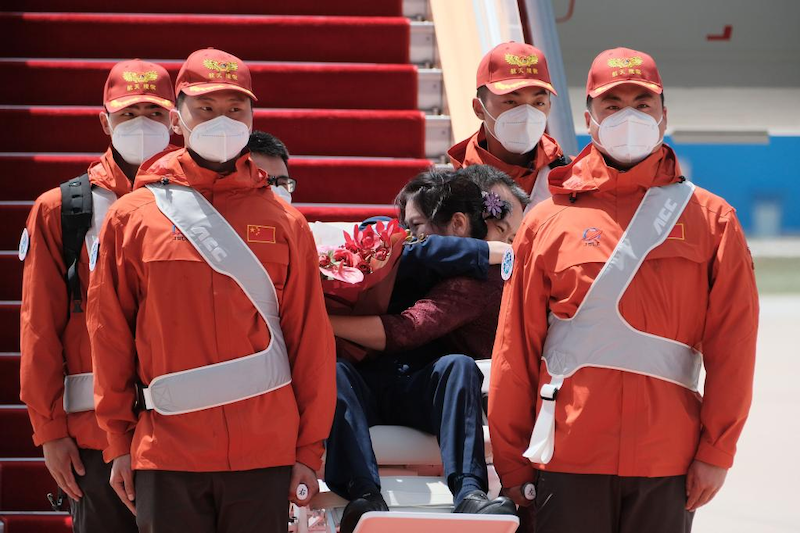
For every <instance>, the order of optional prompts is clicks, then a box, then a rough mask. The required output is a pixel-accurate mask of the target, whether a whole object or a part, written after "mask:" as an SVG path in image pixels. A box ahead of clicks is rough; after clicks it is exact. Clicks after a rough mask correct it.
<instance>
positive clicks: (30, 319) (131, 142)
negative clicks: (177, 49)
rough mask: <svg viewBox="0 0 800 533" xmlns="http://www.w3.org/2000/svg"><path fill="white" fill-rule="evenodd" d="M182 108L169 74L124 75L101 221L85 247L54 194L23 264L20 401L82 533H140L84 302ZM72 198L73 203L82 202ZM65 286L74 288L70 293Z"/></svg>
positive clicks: (144, 69)
mask: <svg viewBox="0 0 800 533" xmlns="http://www.w3.org/2000/svg"><path fill="white" fill-rule="evenodd" d="M174 101H175V96H174V92H173V89H172V82H171V81H170V78H169V74H168V73H167V71H166V70H165V69H164V68H163V67H161V66H159V65H156V64H154V63H149V62H147V61H141V60H138V59H137V60H133V61H123V62H121V63H118V64H117V65H115V66H114V68H112V69H111V72H110V73H109V76H108V79H107V80H106V85H105V92H104V96H103V104H104V106H105V109H104V110H103V112H102V113H101V114H100V123H101V125H102V127H103V130H104V131H105V132H106V134H108V135H109V136H110V137H111V146H109V147H108V150H106V153H105V154H103V156H102V157H101V158H100V159H99V160H98V161H95V162H93V163H92V164H91V165H90V166H89V170H88V172H87V174H86V178H85V179H86V180H88V181H87V183H86V191H85V192H86V193H87V196H88V197H87V198H85V199H84V200H86V201H89V200H91V204H92V211H93V212H92V213H91V214H89V215H83V216H91V217H92V219H93V220H91V227H90V228H88V232H87V233H86V238H85V239H84V238H82V237H80V236H79V235H76V234H75V231H74V230H71V229H69V227H67V225H65V223H64V217H65V216H66V217H67V218H69V217H70V216H72V215H71V212H72V211H71V209H72V208H74V207H81V206H80V205H79V206H75V205H74V204H73V205H72V206H70V207H62V191H61V189H60V188H55V189H52V190H50V191H47V192H46V193H44V194H43V195H41V196H40V197H39V198H38V199H37V200H36V203H35V204H34V206H33V208H32V209H31V213H30V215H29V216H28V222H27V225H26V228H25V231H24V233H23V238H22V243H21V245H20V258H21V259H23V260H24V261H25V267H24V270H23V287H22V315H21V332H20V340H21V352H22V362H21V368H20V384H21V394H20V396H21V398H22V401H23V402H25V403H26V404H27V406H28V414H29V415H30V419H31V424H32V425H33V431H34V433H33V441H34V443H36V444H37V445H39V446H42V450H43V452H44V458H45V464H46V465H47V468H48V469H49V470H50V473H51V474H52V475H53V478H54V479H55V480H56V482H57V483H58V486H59V487H60V488H61V489H62V490H63V491H64V492H65V493H66V494H67V496H69V498H70V509H71V511H72V519H73V520H72V522H73V528H74V530H75V531H76V532H89V531H97V532H99V531H120V532H124V531H136V524H135V521H134V520H133V517H132V516H131V514H130V513H129V512H128V510H127V509H126V508H125V506H124V505H122V504H121V503H120V501H119V500H118V499H117V497H116V496H115V495H114V491H113V490H111V487H109V485H108V477H109V472H110V466H108V465H106V464H104V463H103V459H102V454H101V450H103V449H104V448H105V447H106V445H107V441H106V436H105V433H104V432H103V431H102V430H101V429H100V427H99V426H98V425H97V419H96V418H95V413H94V409H93V403H94V399H93V397H92V387H91V372H92V360H91V354H90V352H89V338H88V335H87V332H86V315H85V313H84V312H83V311H84V304H83V302H84V301H85V298H86V288H87V286H88V280H89V251H90V250H89V249H90V248H91V247H92V243H93V242H94V240H96V239H97V234H98V232H99V230H100V225H101V224H102V221H103V214H104V210H105V208H107V207H108V205H109V203H110V202H113V201H114V200H116V198H117V197H120V196H122V195H124V194H126V193H128V192H129V191H130V190H131V188H132V183H133V178H134V176H135V175H136V171H137V169H138V168H139V165H140V164H141V163H142V162H143V161H144V160H146V159H149V158H150V157H152V156H154V155H155V154H156V153H158V152H161V151H162V150H164V149H166V148H167V144H168V142H169V129H168V126H169V111H170V110H171V109H172V108H173V107H174ZM78 181H79V179H74V180H70V184H68V185H67V187H68V189H67V190H72V189H75V190H78V191H79V190H80V187H72V185H71V184H72V183H77V182H78ZM89 184H91V192H89V188H88V186H89ZM70 194H71V198H70V201H73V198H74V194H75V193H70ZM65 211H66V212H65ZM78 216H81V215H78ZM84 231H86V230H85V229H84ZM65 237H66V238H67V239H70V238H72V239H74V240H75V242H76V244H78V245H79V246H80V248H78V250H79V251H80V252H79V255H78V254H76V255H77V257H76V258H75V259H76V263H75V265H74V266H73V265H70V264H67V262H66V261H65V258H64V248H65V243H64V239H65ZM84 240H85V241H86V245H85V246H84V245H83V241H84ZM71 267H72V268H71ZM68 272H69V275H68ZM65 279H69V280H70V283H68V284H65ZM65 378H66V385H65ZM81 383H83V384H85V385H87V386H85V387H82V386H81ZM65 389H66V394H65ZM76 474H77V475H76ZM56 507H57V506H56Z"/></svg>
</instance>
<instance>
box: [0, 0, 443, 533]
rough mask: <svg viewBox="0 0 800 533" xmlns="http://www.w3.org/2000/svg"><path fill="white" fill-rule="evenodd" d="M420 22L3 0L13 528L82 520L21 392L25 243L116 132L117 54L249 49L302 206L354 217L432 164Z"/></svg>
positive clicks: (231, 3)
mask: <svg viewBox="0 0 800 533" xmlns="http://www.w3.org/2000/svg"><path fill="white" fill-rule="evenodd" d="M67 8H68V9H69V10H70V12H69V13H64V12H61V10H63V9H67ZM131 10H136V11H138V12H140V13H138V14H131V13H129V11H131ZM176 13H180V15H178V14H176ZM410 29H411V26H410V24H409V21H408V20H407V19H405V18H403V2H402V0H380V1H374V2H367V1H364V0H336V1H331V0H291V1H285V0H228V1H226V2H219V1H217V0H214V1H212V0H174V1H173V2H169V3H164V2H163V1H162V0H138V1H137V2H135V3H131V2H109V1H107V0H71V1H70V2H64V1H63V0H4V1H3V2H2V4H1V5H0V33H2V35H3V36H4V41H3V42H4V48H3V49H2V50H0V56H2V57H0V70H2V71H3V72H4V73H5V76H6V78H7V79H8V80H14V83H5V84H0V123H2V124H3V125H4V126H5V127H4V128H3V129H2V130H0V180H2V183H3V187H2V188H1V189H0V227H2V228H4V229H5V231H4V232H2V233H0V280H2V281H1V282H0V434H1V435H2V436H1V437H0V523H2V528H4V529H2V531H4V533H33V532H37V533H38V532H44V531H46V532H54V533H62V532H63V533H66V532H67V531H70V530H71V522H70V519H69V517H68V516H65V514H64V513H61V514H54V513H52V512H49V511H50V507H49V504H48V502H47V500H46V494H47V493H48V492H55V489H56V484H55V482H54V481H53V480H52V478H51V477H50V475H49V473H48V471H47V468H46V467H45V465H44V461H43V460H41V459H37V457H40V456H41V450H40V449H38V448H36V447H34V446H33V442H32V440H31V428H30V422H29V419H28V416H27V413H26V412H25V410H24V409H23V408H22V407H21V406H20V402H19V365H20V356H19V313H20V305H19V301H18V300H19V299H20V293H21V280H22V264H21V263H20V262H19V261H18V259H17V254H16V249H17V246H18V243H19V236H20V232H21V230H22V228H23V227H24V224H25V219H26V217H27V215H28V212H29V210H30V206H31V204H32V202H33V201H34V200H35V198H36V197H37V196H38V195H39V194H41V193H42V192H44V191H46V190H48V189H50V188H52V187H55V186H57V185H58V184H59V183H61V182H62V181H64V180H66V179H69V178H71V177H74V176H77V175H79V174H82V173H83V172H85V170H86V168H87V166H88V164H89V163H90V162H91V161H93V160H94V159H95V158H96V157H97V155H98V154H99V153H102V152H103V151H104V150H105V149H106V147H107V146H108V144H109V140H110V139H109V138H108V137H107V136H105V135H104V134H103V132H102V130H101V128H100V124H99V121H98V118H97V116H98V113H99V112H100V111H101V108H100V107H99V104H100V103H101V99H102V92H103V84H104V82H105V78H106V76H107V74H108V71H109V70H110V68H111V67H112V66H113V64H114V63H116V62H117V61H119V60H121V59H129V58H132V57H142V58H147V59H150V60H154V61H158V62H160V63H162V64H163V65H164V66H165V67H166V68H167V69H168V71H169V72H170V74H171V75H172V76H173V77H174V76H175V74H177V71H178V69H179V68H180V65H181V64H182V62H183V59H185V58H186V56H187V55H188V54H189V53H190V52H192V51H194V50H196V49H198V48H203V47H208V46H213V47H216V48H221V49H223V50H226V51H228V52H231V53H233V54H235V55H237V56H239V57H241V58H242V59H243V60H245V61H247V62H248V65H249V66H250V69H251V72H252V76H253V84H254V90H255V92H256V94H257V95H258V96H259V102H258V103H257V109H256V114H255V115H256V117H255V128H257V129H263V130H266V131H269V132H271V133H273V134H275V135H277V136H278V137H279V138H281V139H282V140H283V141H284V143H285V144H286V145H287V147H288V149H289V151H290V153H291V154H292V159H291V161H290V174H291V175H292V176H293V177H294V178H295V179H297V181H298V189H297V191H296V192H295V194H294V200H295V202H296V206H297V207H298V209H299V210H300V211H301V212H302V213H303V214H304V215H305V216H306V218H307V219H308V220H309V221H312V222H313V221H315V220H322V221H342V220H349V221H355V220H362V219H364V218H367V217H370V216H373V215H387V216H396V210H395V208H394V207H393V206H392V205H391V203H392V201H393V199H394V196H395V195H396V193H397V191H398V190H399V189H400V188H401V187H402V186H403V185H404V184H405V183H406V182H407V181H408V180H409V179H410V178H411V177H413V176H414V175H416V174H418V173H419V172H421V171H423V170H424V169H425V168H427V167H428V166H429V165H430V161H428V160H427V159H425V117H424V115H423V113H422V112H420V111H419V110H418V98H417V91H418V84H419V81H418V72H417V67H416V66H414V65H411V64H409V57H410V54H409V45H410ZM173 141H174V142H175V143H176V144H181V139H180V138H179V137H177V138H174V139H173ZM8 512H11V513H12V514H8Z"/></svg>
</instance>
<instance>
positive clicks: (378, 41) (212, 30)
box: [0, 6, 430, 63]
mask: <svg viewBox="0 0 800 533" xmlns="http://www.w3.org/2000/svg"><path fill="white" fill-rule="evenodd" d="M170 7H171V6H170ZM226 7H227V6H226ZM419 24H423V25H424V24H428V23H415V25H416V27H417V30H416V31H420V30H419ZM409 29H410V24H409V21H408V19H406V18H402V17H302V16H260V15H184V14H132V13H124V14H109V13H0V34H2V35H5V36H6V39H5V41H6V44H5V46H4V49H3V54H4V55H5V56H6V57H20V58H21V57H28V58H35V57H63V58H70V57H83V58H108V57H146V58H151V59H156V58H164V57H177V58H185V57H187V56H188V55H189V54H190V53H192V52H193V51H195V50H197V49H200V48H204V47H207V46H208V45H209V43H210V42H213V43H214V46H215V47H216V48H220V49H222V50H226V51H230V52H231V53H235V55H237V56H238V57H240V58H242V59H243V60H245V61H246V60H262V61H314V62H334V61H335V62H355V63H408V62H409V33H410V32H409ZM425 34H426V35H429V34H430V30H427V31H426V32H425ZM167 35H171V36H177V35H179V36H180V38H177V39H166V38H165V37H164V36H167ZM426 40H427V39H426ZM415 42H416V41H415ZM98 43H102V46H98ZM420 45H421V43H418V44H417V45H416V46H420ZM416 46H415V47H416ZM421 56H422V53H421V52H420V57H421ZM415 57H417V56H415ZM420 62H422V61H420Z"/></svg>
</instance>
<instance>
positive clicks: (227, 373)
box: [144, 184, 291, 415]
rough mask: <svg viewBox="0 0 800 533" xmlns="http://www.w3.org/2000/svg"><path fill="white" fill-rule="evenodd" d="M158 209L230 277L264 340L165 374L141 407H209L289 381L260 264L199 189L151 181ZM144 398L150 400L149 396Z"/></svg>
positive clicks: (167, 411) (274, 304)
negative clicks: (239, 353) (250, 349)
mask: <svg viewBox="0 0 800 533" xmlns="http://www.w3.org/2000/svg"><path fill="white" fill-rule="evenodd" d="M147 188H148V189H150V191H151V192H152V193H153V196H154V197H155V200H156V205H157V206H158V209H159V210H160V211H161V212H162V213H163V214H164V216H166V217H167V218H168V219H169V220H170V221H172V223H173V224H174V225H175V226H176V227H177V228H178V229H179V230H180V231H181V233H183V235H184V236H185V237H186V238H187V239H188V241H189V243H190V244H191V245H192V246H194V248H195V249H196V250H197V252H198V253H199V254H200V256H201V257H202V258H203V259H204V260H205V261H206V262H207V263H208V265H209V266H210V267H211V268H212V269H214V270H215V271H217V272H219V273H220V274H222V275H225V276H228V277H230V278H232V279H233V280H234V281H236V283H237V284H238V285H239V287H240V288H241V289H242V291H243V292H244V294H245V295H246V296H247V297H248V298H249V299H250V301H251V302H252V303H253V306H254V307H255V308H256V310H258V312H259V314H260V315H261V317H262V318H263V319H264V321H265V322H266V325H267V328H268V329H269V333H270V342H269V346H267V348H266V349H265V350H262V351H260V352H257V353H254V354H251V355H246V356H243V357H239V358H237V359H233V360H231V361H224V362H221V363H215V364H210V365H205V366H201V367H198V368H192V369H188V370H183V371H180V372H172V373H169V374H164V375H161V376H158V377H156V378H155V379H153V380H152V381H151V382H150V384H149V385H148V387H147V389H145V391H144V395H145V407H146V408H148V409H153V410H155V411H156V412H157V413H159V414H162V415H179V414H184V413H191V412H194V411H200V410H203V409H210V408H213V407H219V406H221V405H227V404H230V403H234V402H238V401H242V400H246V399H248V398H253V397H255V396H259V395H261V394H266V393H268V392H271V391H273V390H276V389H278V388H280V387H283V386H286V385H288V384H289V383H290V382H291V368H290V365H289V359H288V355H287V349H286V343H285V342H284V339H283V332H282V330H281V326H280V313H279V309H278V297H277V294H276V291H275V286H274V285H273V283H272V280H271V279H270V277H269V273H268V272H267V271H266V269H265V268H264V265H263V264H261V262H260V261H259V260H258V258H257V257H256V256H255V254H254V253H253V251H252V250H251V249H250V248H249V246H248V245H247V244H246V243H245V242H244V241H243V240H242V238H241V236H239V234H238V233H236V231H235V230H234V229H233V227H231V225H230V224H229V223H228V221H227V220H226V219H225V218H224V217H223V216H222V215H221V214H220V213H219V212H218V211H217V210H216V208H215V207H214V206H213V205H211V204H210V203H209V202H208V200H206V199H205V198H204V197H203V195H202V194H200V193H199V192H197V191H195V190H194V189H191V188H189V187H183V186H179V185H169V186H165V185H157V184H150V185H147ZM148 399H149V401H148Z"/></svg>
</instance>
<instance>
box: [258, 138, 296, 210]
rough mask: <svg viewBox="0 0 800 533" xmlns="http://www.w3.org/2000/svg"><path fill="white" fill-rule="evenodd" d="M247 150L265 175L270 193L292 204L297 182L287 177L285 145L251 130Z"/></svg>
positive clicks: (278, 140)
mask: <svg viewBox="0 0 800 533" xmlns="http://www.w3.org/2000/svg"><path fill="white" fill-rule="evenodd" d="M247 148H249V149H250V157H251V158H252V159H253V161H255V163H256V165H257V166H258V168H260V169H261V170H263V171H264V172H266V173H267V176H268V177H269V184H270V185H271V186H272V192H274V193H275V194H276V195H277V196H278V197H280V198H281V199H283V200H285V201H286V202H287V203H292V193H293V192H294V190H295V188H296V187H297V181H296V180H294V179H292V178H290V177H289V150H287V149H286V145H285V144H283V142H282V141H281V140H280V139H278V138H277V137H275V136H274V135H272V134H270V133H267V132H265V131H258V130H253V132H252V133H251V134H250V141H249V142H248V143H247Z"/></svg>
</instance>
